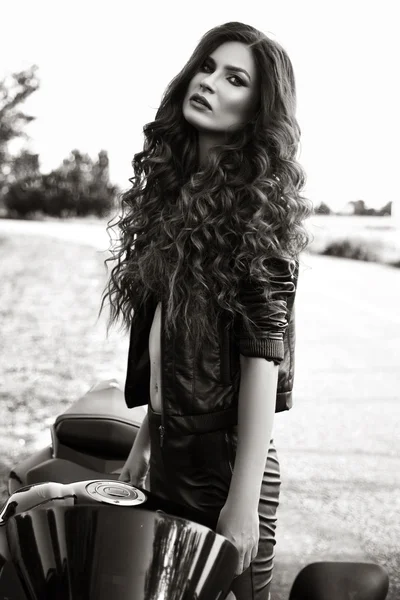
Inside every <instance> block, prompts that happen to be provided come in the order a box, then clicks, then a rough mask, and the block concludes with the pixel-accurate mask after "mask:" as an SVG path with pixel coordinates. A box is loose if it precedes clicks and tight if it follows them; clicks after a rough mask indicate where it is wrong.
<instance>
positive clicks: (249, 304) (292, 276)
mask: <svg viewBox="0 0 400 600" xmlns="http://www.w3.org/2000/svg"><path fill="white" fill-rule="evenodd" d="M269 267H270V270H271V271H272V276H271V279H270V283H271V293H270V295H269V296H268V297H267V292H266V290H264V289H263V288H262V286H260V285H258V284H255V283H254V282H253V283H252V282H251V280H250V278H248V279H247V280H246V281H244V282H242V285H241V287H240V290H239V299H240V301H241V303H242V304H243V305H244V307H245V309H246V314H247V315H248V317H249V318H250V319H251V320H252V321H253V322H254V325H253V324H252V323H250V331H248V329H247V327H246V326H245V323H244V319H243V317H240V318H238V319H237V321H236V324H235V338H236V343H237V345H238V346H239V351H240V354H242V355H243V356H254V357H261V358H265V359H267V360H272V361H274V363H275V364H279V363H280V362H281V361H282V360H283V358H284V343H283V338H284V334H285V331H286V329H287V326H288V320H289V314H288V312H289V309H290V308H291V307H292V306H293V302H294V296H295V293H296V281H297V277H296V273H298V261H294V260H293V261H290V260H286V259H277V258H275V259H273V260H271V263H270V265H269Z"/></svg>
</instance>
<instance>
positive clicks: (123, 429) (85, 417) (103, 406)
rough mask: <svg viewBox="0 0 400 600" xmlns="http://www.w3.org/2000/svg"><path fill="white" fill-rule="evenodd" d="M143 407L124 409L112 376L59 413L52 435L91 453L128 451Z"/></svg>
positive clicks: (119, 454) (114, 454) (124, 453)
mask: <svg viewBox="0 0 400 600" xmlns="http://www.w3.org/2000/svg"><path fill="white" fill-rule="evenodd" d="M146 412H147V406H139V407H137V408H132V409H130V408H128V407H127V406H126V404H125V398H124V394H123V392H122V390H121V389H120V387H119V385H118V382H117V381H116V380H115V379H110V380H107V381H101V382H99V383H97V384H95V385H94V386H92V387H91V388H90V390H89V391H88V392H87V393H86V394H85V395H84V396H82V397H81V398H80V399H79V400H77V401H76V402H75V403H74V404H72V406H70V407H69V408H68V409H67V410H66V411H65V412H64V413H62V414H61V415H59V416H58V417H57V418H56V420H55V422H54V426H53V435H54V436H55V437H56V441H57V442H58V443H60V444H63V445H65V446H68V447H69V448H73V449H75V450H78V451H80V452H85V453H89V454H91V455H93V456H100V455H105V454H106V455H107V456H110V457H113V458H124V457H126V456H127V455H128V454H129V451H130V449H131V448H132V444H133V442H134V439H135V437H136V434H137V432H138V430H139V428H140V426H141V424H142V421H143V419H144V417H145V415H146Z"/></svg>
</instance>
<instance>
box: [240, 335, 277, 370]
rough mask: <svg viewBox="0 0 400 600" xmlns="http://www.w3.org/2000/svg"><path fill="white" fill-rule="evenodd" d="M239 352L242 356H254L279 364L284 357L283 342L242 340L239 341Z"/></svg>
mask: <svg viewBox="0 0 400 600" xmlns="http://www.w3.org/2000/svg"><path fill="white" fill-rule="evenodd" d="M239 351H240V353H241V354H243V356H254V357H258V358H266V359H270V360H273V361H274V362H275V363H276V364H279V363H280V362H281V361H282V360H283V358H284V356H285V348H284V345H283V340H273V339H268V338H267V339H256V340H253V339H243V340H240V344H239Z"/></svg>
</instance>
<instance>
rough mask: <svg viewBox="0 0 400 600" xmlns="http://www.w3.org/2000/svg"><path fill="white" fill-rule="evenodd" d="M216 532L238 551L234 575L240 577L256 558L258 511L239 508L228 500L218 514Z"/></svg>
mask: <svg viewBox="0 0 400 600" xmlns="http://www.w3.org/2000/svg"><path fill="white" fill-rule="evenodd" d="M216 532H217V533H219V534H221V535H223V536H224V537H226V538H227V539H228V540H229V541H230V542H232V544H234V546H236V548H237V549H238V552H239V560H238V566H237V569H236V575H240V574H241V573H243V571H244V570H245V569H247V568H248V567H249V565H250V563H251V562H252V561H253V560H254V559H255V557H256V556H257V552H258V540H259V537H260V533H259V517H258V511H257V510H256V509H253V510H249V509H246V507H245V508H241V507H239V506H238V505H237V504H236V505H235V504H233V503H230V502H229V498H228V500H227V502H226V503H225V505H224V507H223V508H222V510H221V512H220V514H219V519H218V523H217V528H216Z"/></svg>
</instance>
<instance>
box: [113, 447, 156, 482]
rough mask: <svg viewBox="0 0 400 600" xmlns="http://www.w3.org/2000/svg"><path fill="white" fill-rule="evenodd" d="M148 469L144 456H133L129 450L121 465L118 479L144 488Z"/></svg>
mask: <svg viewBox="0 0 400 600" xmlns="http://www.w3.org/2000/svg"><path fill="white" fill-rule="evenodd" d="M148 470H149V466H148V462H147V461H146V460H145V458H144V457H143V456H135V454H134V453H133V452H131V453H130V455H129V456H128V458H127V460H126V462H125V464H124V466H123V467H122V471H121V473H120V475H119V477H118V481H124V482H125V483H129V484H130V485H133V486H136V487H139V488H144V487H145V482H146V477H147V473H148Z"/></svg>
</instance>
